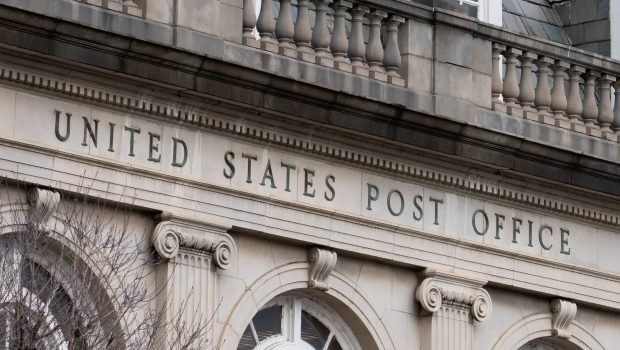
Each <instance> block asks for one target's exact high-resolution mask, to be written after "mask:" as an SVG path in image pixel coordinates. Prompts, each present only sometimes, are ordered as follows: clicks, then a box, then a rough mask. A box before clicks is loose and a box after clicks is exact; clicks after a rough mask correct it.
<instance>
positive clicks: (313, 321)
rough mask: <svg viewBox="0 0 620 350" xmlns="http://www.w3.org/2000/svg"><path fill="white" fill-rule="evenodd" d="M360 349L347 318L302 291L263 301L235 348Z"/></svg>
mask: <svg viewBox="0 0 620 350" xmlns="http://www.w3.org/2000/svg"><path fill="white" fill-rule="evenodd" d="M360 348H363V347H362V346H361V345H360V343H359V341H358V339H357V337H356V336H355V333H354V332H353V330H352V329H351V328H350V327H349V325H348V323H347V321H345V319H344V318H343V317H342V316H341V315H340V314H339V313H338V312H337V311H336V310H335V309H334V308H333V307H332V306H331V305H330V303H327V302H325V301H324V300H322V299H321V298H318V297H316V296H313V295H312V294H311V293H304V292H302V291H297V292H289V293H285V294H282V295H280V296H277V297H276V298H274V299H272V300H271V301H269V302H268V303H266V304H265V305H264V306H263V307H262V308H261V309H260V310H259V311H258V312H257V313H256V314H255V315H254V317H253V318H252V320H251V321H250V323H249V324H248V325H247V327H246V328H245V331H244V332H243V335H242V336H241V339H240V341H239V345H238V346H237V350H267V349H269V350H272V349H287V350H317V349H318V350H355V349H360Z"/></svg>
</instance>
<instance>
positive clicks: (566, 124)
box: [555, 119, 571, 130]
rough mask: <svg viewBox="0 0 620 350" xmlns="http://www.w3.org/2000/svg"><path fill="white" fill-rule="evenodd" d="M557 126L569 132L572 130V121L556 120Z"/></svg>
mask: <svg viewBox="0 0 620 350" xmlns="http://www.w3.org/2000/svg"><path fill="white" fill-rule="evenodd" d="M555 126H557V127H559V128H562V129H567V130H570V129H571V123H570V121H568V120H566V119H556V120H555Z"/></svg>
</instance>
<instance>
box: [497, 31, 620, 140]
mask: <svg viewBox="0 0 620 350" xmlns="http://www.w3.org/2000/svg"><path fill="white" fill-rule="evenodd" d="M491 51H492V64H493V70H492V84H491V90H492V91H491V95H492V107H493V109H494V110H496V111H501V112H504V113H507V114H511V115H514V116H517V117H523V118H525V119H528V120H534V121H537V122H541V123H545V124H550V125H555V126H557V127H560V128H564V129H568V130H572V131H575V132H579V133H584V134H587V135H590V136H595V137H600V138H603V139H606V140H609V141H614V142H617V141H618V139H619V137H618V136H620V79H619V78H620V74H610V72H609V71H606V70H604V69H601V68H597V67H595V66H587V65H584V64H579V63H574V62H570V61H569V60H568V59H565V58H561V57H553V56H552V55H546V54H545V53H541V52H532V51H528V50H523V49H520V48H517V47H510V46H508V45H504V44H499V43H494V44H493V46H492V50H491ZM502 57H503V60H502ZM502 61H504V62H505V63H504V65H503V67H502ZM502 68H504V70H503V71H504V74H503V75H502V74H501V73H502ZM612 86H613V88H614V95H615V96H613V97H612V93H611V87H612ZM612 98H614V99H615V101H614V102H615V103H614V104H613V105H615V106H614V107H613V108H612Z"/></svg>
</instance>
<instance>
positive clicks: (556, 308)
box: [549, 299, 577, 339]
mask: <svg viewBox="0 0 620 350" xmlns="http://www.w3.org/2000/svg"><path fill="white" fill-rule="evenodd" d="M549 309H551V313H552V314H553V315H552V320H551V334H553V336H555V337H559V338H564V339H569V338H570V337H571V334H570V332H569V331H568V327H569V326H570V324H571V323H572V322H573V320H574V319H575V316H576V315H577V304H575V303H573V302H572V301H568V300H562V299H553V300H551V303H550V304H549Z"/></svg>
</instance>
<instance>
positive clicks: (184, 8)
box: [176, 0, 242, 36]
mask: <svg viewBox="0 0 620 350" xmlns="http://www.w3.org/2000/svg"><path fill="white" fill-rule="evenodd" d="M176 12H177V18H176V24H177V26H180V27H185V28H189V29H192V30H195V31H198V32H202V33H209V34H211V35H216V36H218V35H219V34H220V31H219V25H220V23H219V22H220V21H219V19H220V16H219V13H220V1H218V0H177V9H176ZM205 14H213V15H212V16H205ZM216 14H218V15H216ZM224 21H228V19H225V20H224ZM231 25H232V24H231ZM241 27H242V23H241V22H239V23H238V26H237V27H236V28H239V29H240V28H241ZM239 29H237V31H240V30H239Z"/></svg>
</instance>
